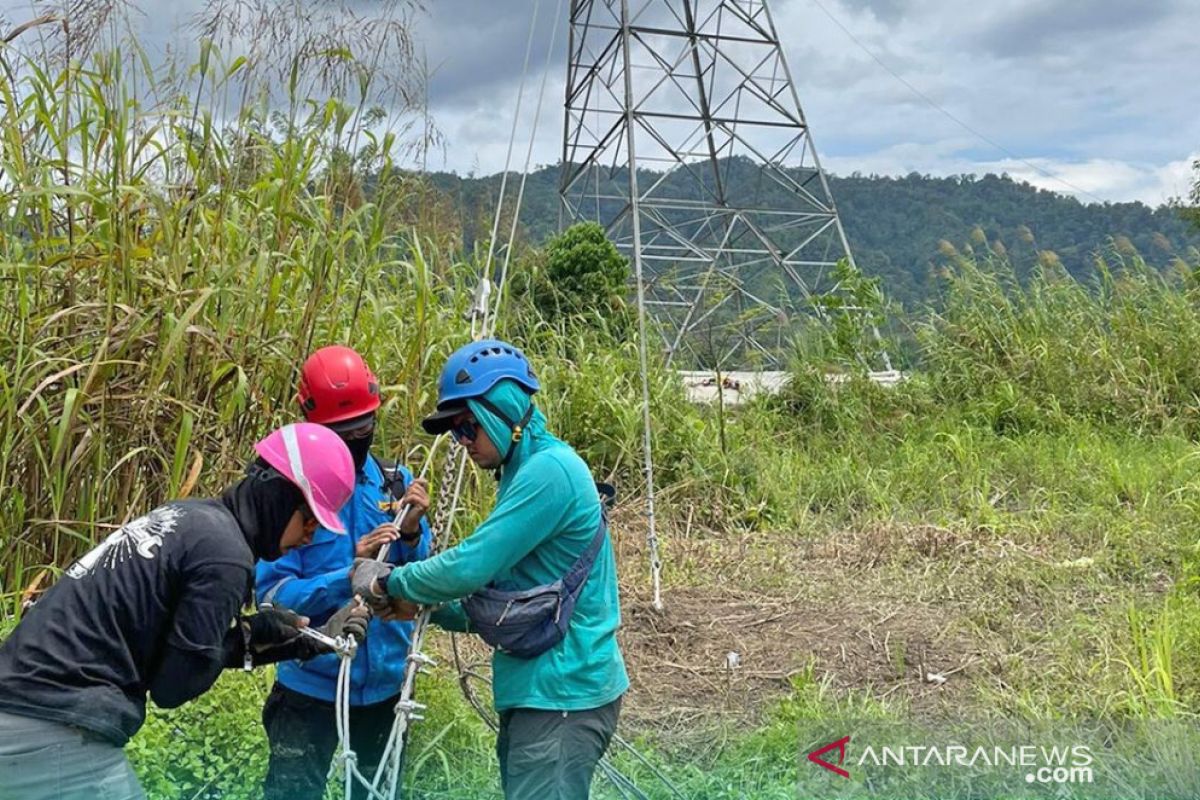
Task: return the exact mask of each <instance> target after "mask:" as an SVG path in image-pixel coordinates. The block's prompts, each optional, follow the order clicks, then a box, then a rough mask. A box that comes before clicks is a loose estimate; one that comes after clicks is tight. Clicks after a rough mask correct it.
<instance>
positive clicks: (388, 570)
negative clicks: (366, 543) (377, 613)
mask: <svg viewBox="0 0 1200 800" xmlns="http://www.w3.org/2000/svg"><path fill="white" fill-rule="evenodd" d="M393 569H395V566H394V565H392V564H388V563H387V562H386V561H376V560H375V559H373V558H356V559H354V566H353V567H351V569H350V590H351V591H352V592H354V593H355V594H356V595H358V596H359V597H361V598H362V599H363V601H364V602H365V603H366V604H367V605H369V606H371V608H375V609H378V608H383V607H385V606H387V604H388V602H389V600H390V598H389V597H388V593H387V579H388V576H389V575H391V574H392V570H393Z"/></svg>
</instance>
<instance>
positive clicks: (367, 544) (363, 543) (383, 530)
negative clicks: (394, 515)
mask: <svg viewBox="0 0 1200 800" xmlns="http://www.w3.org/2000/svg"><path fill="white" fill-rule="evenodd" d="M399 538H400V531H399V530H397V529H396V526H395V525H393V524H392V523H390V522H385V523H383V524H382V525H380V526H379V527H377V528H376V529H375V530H373V531H371V532H370V533H368V534H367V535H366V536H364V537H362V538H361V539H359V540H358V543H357V544H355V545H354V557H355V558H375V556H377V555H378V554H379V548H380V547H383V546H384V545H385V544H388V543H389V542H394V541H396V540H397V539H399Z"/></svg>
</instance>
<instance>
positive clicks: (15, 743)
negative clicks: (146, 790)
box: [0, 711, 146, 800]
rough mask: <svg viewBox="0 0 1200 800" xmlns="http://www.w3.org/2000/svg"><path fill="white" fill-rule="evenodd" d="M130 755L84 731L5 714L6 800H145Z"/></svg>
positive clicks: (0, 736) (1, 754)
mask: <svg viewBox="0 0 1200 800" xmlns="http://www.w3.org/2000/svg"><path fill="white" fill-rule="evenodd" d="M145 797H146V795H145V794H143V793H142V787H141V786H140V785H139V784H138V780H137V776H135V775H134V774H133V768H132V767H130V766H129V759H128V758H126V757H125V751H124V750H123V749H121V748H120V747H117V746H116V745H115V744H112V743H111V742H107V741H105V740H103V739H100V738H98V737H95V736H93V735H92V734H90V733H85V732H84V731H82V730H80V729H78V728H72V727H69V726H67V725H60V724H59V723H57V722H46V721H45V720H40V719H34V718H33V717H20V716H17V715H15V714H6V713H4V712H3V711H0V798H3V799H4V800H145Z"/></svg>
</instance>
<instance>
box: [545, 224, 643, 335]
mask: <svg viewBox="0 0 1200 800" xmlns="http://www.w3.org/2000/svg"><path fill="white" fill-rule="evenodd" d="M628 285H629V261H628V260H627V259H626V258H625V257H624V256H622V255H621V254H620V253H619V252H618V251H617V248H616V246H615V245H613V243H612V242H610V241H609V240H608V237H607V236H605V235H604V228H602V227H601V226H600V225H599V224H597V223H595V222H580V223H577V224H575V225H572V226H571V227H570V228H567V229H566V230H565V231H563V232H562V233H561V234H559V235H558V236H555V237H554V238H552V239H551V240H550V241H549V242H548V243H547V244H546V249H545V263H544V265H543V267H542V269H541V270H540V274H539V275H538V279H537V280H536V281H535V283H534V286H533V302H534V305H536V306H537V309H538V311H540V312H541V314H542V316H543V317H545V318H546V319H561V318H564V317H576V318H579V317H594V316H597V315H598V316H599V317H600V318H601V319H603V320H604V321H605V322H606V323H608V325H609V327H610V330H611V331H612V332H613V333H614V334H620V333H622V332H623V331H625V330H626V329H627V326H628V323H629V312H628V307H627V305H626V303H625V295H626V293H627V291H628Z"/></svg>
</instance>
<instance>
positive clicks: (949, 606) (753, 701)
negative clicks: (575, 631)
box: [614, 515, 998, 730]
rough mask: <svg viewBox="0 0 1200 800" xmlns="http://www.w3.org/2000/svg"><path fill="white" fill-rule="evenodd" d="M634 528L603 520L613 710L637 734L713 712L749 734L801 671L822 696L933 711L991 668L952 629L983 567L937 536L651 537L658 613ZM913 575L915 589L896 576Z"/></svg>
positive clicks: (945, 535) (958, 544)
mask: <svg viewBox="0 0 1200 800" xmlns="http://www.w3.org/2000/svg"><path fill="white" fill-rule="evenodd" d="M622 523H625V524H622ZM639 523H640V520H639V519H637V518H636V516H634V517H632V519H631V518H630V517H629V516H626V517H625V518H624V519H622V518H621V516H620V515H618V519H617V520H616V522H615V524H614V538H615V541H616V543H617V550H618V561H619V564H620V568H621V583H622V586H621V589H622V610H623V615H624V624H623V628H622V631H621V634H620V638H621V643H622V647H623V650H624V653H625V657H626V662H627V664H628V667H629V672H630V678H631V680H632V683H633V686H632V691H631V693H630V695H629V697H628V699H627V704H626V710H625V712H624V713H626V714H627V715H628V716H629V717H630V718H631V721H635V722H636V723H637V724H640V725H643V726H646V727H649V728H662V729H673V730H679V729H683V728H687V727H689V726H691V725H693V724H696V723H700V722H703V721H711V720H712V719H713V718H714V715H717V716H719V717H720V718H723V719H726V720H732V721H734V722H735V723H738V724H740V725H746V726H753V725H755V724H756V723H757V722H758V721H760V719H761V715H762V713H763V712H764V711H765V710H766V709H768V708H769V707H770V706H771V704H772V703H774V702H776V701H778V700H779V699H780V698H781V697H783V696H784V695H786V694H788V693H789V692H791V691H793V681H795V680H797V679H799V680H804V679H806V677H807V676H810V675H811V676H812V678H813V679H815V680H817V681H824V682H827V683H828V685H829V687H830V689H832V690H833V693H834V695H835V696H842V697H845V696H847V694H850V693H858V695H859V696H860V697H861V696H864V695H869V696H871V697H874V698H877V699H882V700H885V701H888V702H894V703H899V704H902V705H905V706H907V707H908V708H909V709H911V710H912V711H913V712H915V713H917V714H937V713H938V712H939V710H948V709H951V708H954V707H957V706H960V705H961V704H962V703H964V702H966V703H969V702H970V698H971V697H972V696H973V694H974V692H975V683H976V681H979V680H986V679H990V676H989V673H990V672H991V671H993V670H994V669H995V668H996V652H995V651H996V649H997V646H998V643H997V642H996V641H993V640H992V639H991V637H988V636H978V635H973V634H972V633H971V626H970V625H968V624H964V615H966V614H969V612H970V610H971V609H972V608H977V607H979V606H980V604H984V605H986V603H987V598H986V593H987V591H988V587H987V584H986V582H978V581H976V579H975V577H973V576H972V575H971V574H970V573H971V570H972V569H979V568H981V567H982V568H986V561H987V560H988V559H987V556H986V554H985V553H983V552H982V550H983V548H981V547H977V546H976V545H975V544H974V543H971V542H965V541H962V540H961V539H959V538H958V537H955V536H954V535H952V534H951V533H950V532H948V531H944V530H941V529H938V528H933V527H919V528H903V527H889V528H879V529H872V530H866V531H840V532H837V533H836V534H830V535H828V536H824V537H820V538H817V539H801V538H797V537H788V536H787V535H785V534H779V533H772V534H761V535H759V534H755V535H750V536H742V537H739V536H736V535H735V536H729V535H717V534H714V533H712V532H710V531H699V530H696V529H694V528H693V529H692V530H688V529H687V528H685V529H684V530H671V531H668V532H666V534H665V535H664V536H663V537H662V542H663V560H664V562H665V563H666V564H668V565H670V566H669V568H668V569H667V570H666V571H665V574H666V576H667V577H666V580H665V584H666V585H665V588H664V590H663V595H662V600H663V608H662V610H661V611H660V610H656V609H655V607H654V603H653V593H652V590H651V581H650V579H649V569H648V563H649V558H648V554H647V547H646V543H645V541H644V538H643V536H644V533H640V531H639V527H640V526H639ZM641 530H642V531H644V527H642V528H641ZM635 532H636V533H635ZM638 534H640V535H638ZM951 556H954V560H955V562H956V563H965V564H968V567H967V572H966V573H962V574H957V573H958V571H957V570H956V571H954V572H952V573H951V574H950V575H949V580H950V584H947V583H946V578H945V570H942V569H940V568H939V567H940V566H941V565H944V564H946V563H948V562H949V560H950V557H951ZM972 564H973V565H974V566H973V567H972V566H970V565H972ZM921 570H924V571H925V572H926V573H927V574H928V575H929V576H930V577H929V579H928V580H926V581H921V580H919V579H918V580H916V581H911V580H904V579H903V576H912V575H914V574H916V575H917V576H918V578H919V576H920V571H921ZM976 583H977V584H978V592H977V595H976V596H974V597H971V598H964V597H962V596H958V597H954V598H952V601H951V602H948V601H947V597H946V592H945V591H937V590H934V591H929V589H930V587H941V588H942V589H945V588H946V587H947V586H949V585H953V586H954V587H955V588H956V590H957V591H958V592H959V594H960V595H961V589H962V587H963V586H968V587H969V586H971V585H972V584H976Z"/></svg>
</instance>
